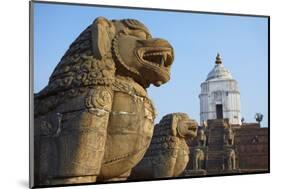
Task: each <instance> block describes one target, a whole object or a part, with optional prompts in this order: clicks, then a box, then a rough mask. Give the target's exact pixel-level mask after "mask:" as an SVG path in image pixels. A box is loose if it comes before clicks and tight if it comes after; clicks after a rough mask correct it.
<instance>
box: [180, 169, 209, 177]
mask: <svg viewBox="0 0 281 189" xmlns="http://www.w3.org/2000/svg"><path fill="white" fill-rule="evenodd" d="M185 173H186V175H188V176H205V175H207V171H206V170H204V169H198V170H188V171H186V172H185Z"/></svg>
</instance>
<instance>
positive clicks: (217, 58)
mask: <svg viewBox="0 0 281 189" xmlns="http://www.w3.org/2000/svg"><path fill="white" fill-rule="evenodd" d="M221 63H222V61H221V57H220V54H219V53H218V54H217V57H216V64H221Z"/></svg>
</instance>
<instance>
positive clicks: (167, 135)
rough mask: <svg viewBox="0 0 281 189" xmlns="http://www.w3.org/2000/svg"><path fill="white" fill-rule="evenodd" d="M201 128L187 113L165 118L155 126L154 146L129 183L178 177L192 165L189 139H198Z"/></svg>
mask: <svg viewBox="0 0 281 189" xmlns="http://www.w3.org/2000/svg"><path fill="white" fill-rule="evenodd" d="M197 128H198V124H197V122H196V121H195V120H193V119H190V118H189V116H188V115H187V114H185V113H172V114H168V115H166V116H164V117H163V118H162V119H161V121H160V123H159V124H156V125H155V128H154V133H153V138H152V141H151V144H150V146H149V148H148V150H147V152H146V154H145V156H144V158H143V159H142V160H141V162H140V163H139V164H138V165H137V166H136V167H135V168H134V169H133V171H132V174H131V176H130V179H132V180H137V179H155V178H167V177H176V176H179V175H180V174H181V173H182V172H183V171H184V169H185V167H186V165H187V163H188V162H189V147H188V145H187V144H186V139H188V138H194V137H195V136H196V135H197Z"/></svg>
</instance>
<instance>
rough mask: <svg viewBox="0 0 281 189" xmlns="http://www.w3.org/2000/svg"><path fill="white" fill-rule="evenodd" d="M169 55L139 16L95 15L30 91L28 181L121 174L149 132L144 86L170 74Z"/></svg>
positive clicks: (103, 178)
mask: <svg viewBox="0 0 281 189" xmlns="http://www.w3.org/2000/svg"><path fill="white" fill-rule="evenodd" d="M173 59H174V53H173V48H172V46H171V45H170V44H169V43H168V42H167V41H166V40H163V39H160V38H152V36H151V34H150V32H149V30H148V29H147V28H146V27H145V26H144V25H143V24H142V23H141V22H139V21H137V20H134V19H124V20H107V19H106V18H103V17H99V18H97V19H95V21H94V22H93V23H92V24H91V25H90V26H89V27H87V28H86V29H85V30H84V31H83V32H82V33H81V34H80V35H79V36H78V37H77V39H76V40H75V41H74V42H73V43H72V44H71V45H70V47H69V49H68V50H67V51H66V53H65V54H64V56H63V57H62V58H61V60H60V62H59V64H58V65H57V66H56V68H55V70H54V71H53V73H52V75H51V76H50V78H49V83H48V85H47V86H46V87H45V88H44V89H43V90H41V91H40V92H39V93H37V94H35V95H34V115H35V119H34V136H35V141H34V147H35V152H34V158H35V161H34V162H35V164H34V171H35V173H34V175H35V184H36V185H56V184H74V183H87V182H104V181H108V180H120V179H126V178H127V177H128V175H129V174H130V171H131V169H132V168H133V167H134V166H135V165H136V164H137V163H138V162H139V161H140V160H141V159H142V157H143V156H144V154H145V152H146V150H147V149H148V147H149V144H150V141H151V138H152V134H153V127H154V126H153V122H154V118H155V114H156V112H155V109H154V107H153V104H152V102H151V100H150V99H149V98H148V96H147V91H146V88H148V87H149V85H150V84H153V85H155V86H160V85H162V84H164V83H166V82H167V81H169V79H170V68H171V64H172V62H173Z"/></svg>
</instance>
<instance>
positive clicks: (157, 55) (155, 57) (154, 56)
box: [143, 52, 168, 67]
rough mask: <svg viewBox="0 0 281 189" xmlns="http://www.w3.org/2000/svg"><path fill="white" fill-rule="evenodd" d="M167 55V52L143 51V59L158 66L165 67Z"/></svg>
mask: <svg viewBox="0 0 281 189" xmlns="http://www.w3.org/2000/svg"><path fill="white" fill-rule="evenodd" d="M167 57H168V52H153V53H144V55H143V59H144V60H146V61H149V62H152V63H154V64H155V65H157V66H158V67H166V66H168V63H167V64H165V63H166V61H167Z"/></svg>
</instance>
